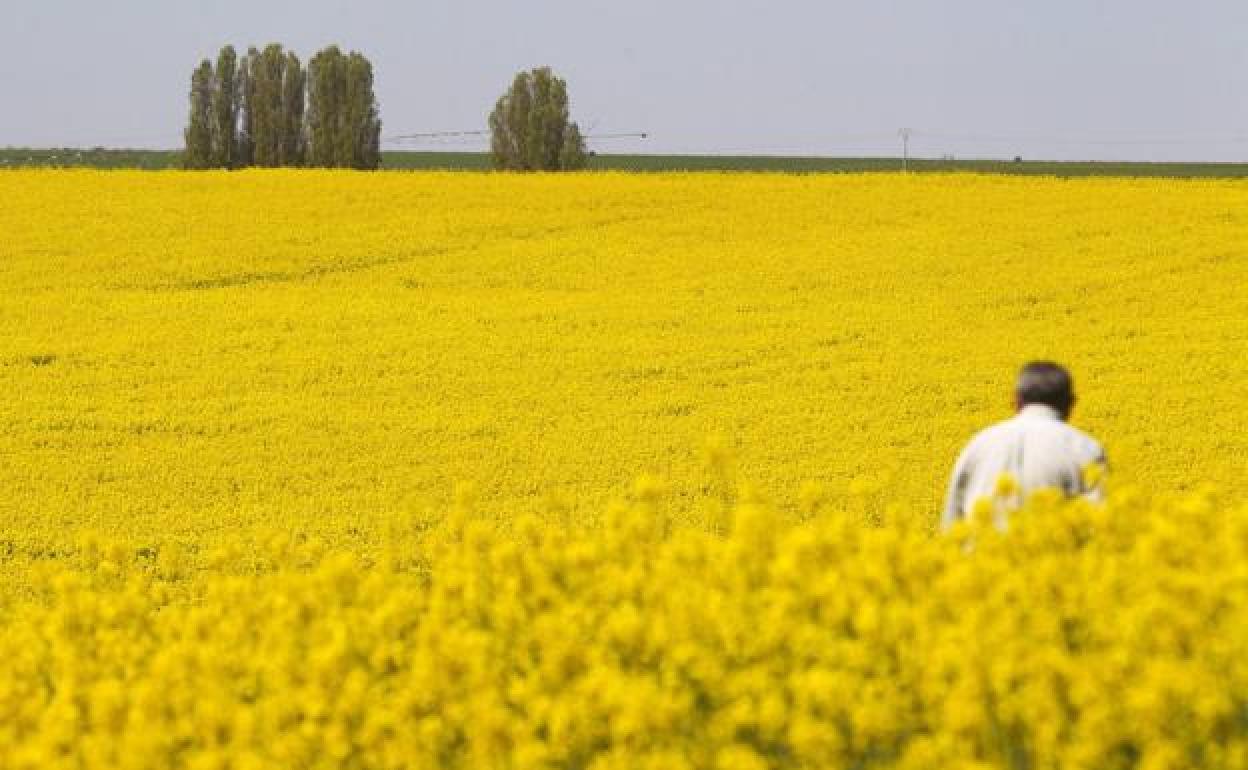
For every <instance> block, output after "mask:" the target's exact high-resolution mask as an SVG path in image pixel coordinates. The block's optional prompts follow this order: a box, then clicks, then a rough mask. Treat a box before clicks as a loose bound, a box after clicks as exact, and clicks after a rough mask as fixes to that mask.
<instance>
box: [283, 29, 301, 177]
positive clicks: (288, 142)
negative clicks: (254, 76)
mask: <svg viewBox="0 0 1248 770" xmlns="http://www.w3.org/2000/svg"><path fill="white" fill-rule="evenodd" d="M283 77H284V80H283V85H282V127H281V134H282V161H283V162H284V164H285V165H287V166H302V165H303V161H304V146H305V134H304V128H303V108H304V103H305V92H306V90H307V80H308V78H307V74H306V73H305V72H304V70H303V65H302V64H301V63H300V61H299V57H298V56H297V55H295V52H294V51H291V52H289V53H287V54H286V62H285V67H284V70H283Z"/></svg>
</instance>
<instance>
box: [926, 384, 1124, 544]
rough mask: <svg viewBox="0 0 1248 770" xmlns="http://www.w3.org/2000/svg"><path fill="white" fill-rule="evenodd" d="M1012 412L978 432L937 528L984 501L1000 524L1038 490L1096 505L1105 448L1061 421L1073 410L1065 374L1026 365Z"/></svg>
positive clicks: (960, 463)
mask: <svg viewBox="0 0 1248 770" xmlns="http://www.w3.org/2000/svg"><path fill="white" fill-rule="evenodd" d="M1014 404H1015V407H1016V408H1017V414H1016V415H1015V416H1014V417H1013V418H1012V419H1009V420H1006V421H1005V422H1002V423H998V424H997V425H993V426H992V427H990V428H987V429H986V430H984V431H982V432H980V433H979V434H978V435H977V436H975V438H973V439H972V440H971V443H970V444H968V445H967V447H966V449H964V450H962V454H961V455H960V456H959V457H958V461H957V464H956V465H955V466H954V468H953V480H952V481H951V482H950V484H949V495H948V497H947V498H946V500H945V511H944V515H943V516H942V517H941V528H942V529H948V528H950V527H952V526H953V525H954V524H955V523H957V522H959V521H961V520H963V519H965V518H967V517H968V516H970V514H971V511H972V510H973V509H974V507H975V503H976V501H978V500H981V499H984V498H988V499H989V500H990V501H991V502H992V504H993V506H994V508H993V510H994V514H995V516H996V523H997V526H999V527H1002V528H1004V526H1005V516H1006V515H1007V514H1008V513H1009V509H1011V508H1016V507H1018V506H1019V505H1021V503H1022V501H1023V500H1025V499H1026V497H1027V495H1029V494H1030V493H1032V492H1034V491H1036V490H1037V489H1056V490H1059V491H1061V492H1062V493H1064V494H1065V495H1066V496H1067V497H1075V496H1083V497H1086V498H1089V499H1091V500H1096V501H1099V500H1101V498H1102V496H1103V494H1104V493H1103V489H1102V486H1101V481H1100V480H1101V478H1103V476H1104V471H1105V470H1106V469H1107V465H1106V461H1105V450H1104V449H1102V448H1101V445H1100V444H1099V443H1097V441H1096V440H1095V439H1093V438H1092V437H1091V436H1089V435H1087V434H1085V433H1083V432H1081V431H1079V430H1076V429H1075V428H1072V427H1071V426H1069V425H1067V424H1066V420H1067V419H1068V418H1069V417H1070V412H1071V409H1073V408H1074V405H1075V393H1074V386H1073V384H1072V382H1071V378H1070V373H1069V372H1067V371H1066V370H1065V369H1063V368H1062V367H1060V366H1058V365H1057V364H1054V363H1050V362H1048V361H1037V362H1033V363H1030V364H1027V365H1026V366H1024V367H1023V370H1022V372H1021V373H1020V374H1019V377H1018V385H1017V387H1016V388H1015V391H1014Z"/></svg>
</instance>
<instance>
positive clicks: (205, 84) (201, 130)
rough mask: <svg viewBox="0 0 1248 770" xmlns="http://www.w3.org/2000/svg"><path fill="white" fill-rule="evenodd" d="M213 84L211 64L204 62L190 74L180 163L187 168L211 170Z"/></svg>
mask: <svg viewBox="0 0 1248 770" xmlns="http://www.w3.org/2000/svg"><path fill="white" fill-rule="evenodd" d="M213 80H214V78H213V72H212V62H210V61H208V60H207V59H204V60H203V61H202V62H201V63H200V65H199V66H198V67H196V68H195V71H194V72H193V73H191V93H190V97H191V111H190V116H189V118H188V120H187V125H186V132H185V133H184V134H183V136H184V138H185V140H186V151H185V154H184V155H183V156H182V163H183V165H185V166H186V168H211V167H212V165H213V160H214V158H213V147H212V136H213V113H212V96H213V90H214V84H213Z"/></svg>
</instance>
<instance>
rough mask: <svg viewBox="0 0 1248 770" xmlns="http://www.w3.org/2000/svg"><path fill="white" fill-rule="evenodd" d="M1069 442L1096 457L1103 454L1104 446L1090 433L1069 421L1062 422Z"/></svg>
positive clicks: (1082, 451) (1084, 452)
mask: <svg viewBox="0 0 1248 770" xmlns="http://www.w3.org/2000/svg"><path fill="white" fill-rule="evenodd" d="M1062 425H1063V427H1064V428H1065V431H1066V435H1067V436H1068V440H1069V441H1070V443H1071V444H1072V445H1073V446H1074V447H1075V448H1076V449H1078V450H1079V451H1080V452H1081V453H1083V454H1087V455H1089V456H1091V457H1092V458H1096V457H1099V456H1102V455H1104V454H1105V448H1104V447H1103V446H1101V442H1100V441H1097V440H1096V439H1095V438H1094V437H1093V436H1092V435H1091V434H1089V433H1085V432H1084V431H1081V430H1079V429H1078V428H1076V427H1075V426H1073V425H1071V424H1070V423H1062Z"/></svg>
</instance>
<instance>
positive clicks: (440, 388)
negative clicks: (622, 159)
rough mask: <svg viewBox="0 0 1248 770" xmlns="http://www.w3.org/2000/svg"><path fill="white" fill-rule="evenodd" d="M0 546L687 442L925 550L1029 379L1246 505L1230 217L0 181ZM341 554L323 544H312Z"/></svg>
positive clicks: (678, 463)
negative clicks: (0, 540) (988, 435)
mask: <svg viewBox="0 0 1248 770" xmlns="http://www.w3.org/2000/svg"><path fill="white" fill-rule="evenodd" d="M0 200H3V201H4V205H3V206H0V234H2V235H0V379H2V380H3V382H4V388H5V397H4V398H3V399H0V458H3V460H2V461H0V488H2V489H3V490H4V494H3V495H0V522H6V523H8V522H15V526H18V527H19V528H21V529H22V530H23V531H29V530H33V529H39V528H49V529H51V530H52V531H53V532H54V533H60V532H62V531H63V530H65V529H66V528H69V529H74V530H77V529H82V528H94V529H100V530H104V531H116V530H118V529H126V530H128V531H135V532H151V531H156V532H164V533H168V532H170V531H177V532H178V533H180V534H182V535H184V536H185V537H187V538H194V539H202V538H205V537H208V538H211V537H214V536H215V533H217V532H219V531H221V530H222V529H228V528H233V527H245V528H250V527H254V526H264V525H273V526H287V527H290V526H301V527H312V528H322V529H324V530H329V529H333V530H335V532H336V533H337V534H344V533H345V532H346V530H348V529H350V528H351V527H353V526H355V524H356V523H357V522H356V521H355V520H356V519H358V518H361V517H373V516H377V515H379V514H389V513H395V512H406V511H410V510H414V509H423V508H429V509H435V510H436V509H443V508H445V507H446V506H448V505H449V504H450V501H451V496H452V493H453V490H454V487H455V484H456V483H459V482H471V483H473V484H474V485H475V486H476V488H477V494H478V496H479V497H480V499H481V502H482V504H483V505H488V506H489V507H490V508H491V509H493V510H496V511H498V512H499V513H500V514H503V513H505V514H518V513H524V512H532V511H535V510H538V509H540V508H544V507H546V505H547V503H548V502H550V501H552V500H556V501H562V503H563V504H564V505H565V507H567V508H568V509H569V512H570V514H586V515H589V514H592V513H593V512H594V511H597V510H601V509H602V507H603V506H604V505H605V504H606V503H607V502H608V501H609V500H612V499H615V498H618V497H621V496H623V495H624V494H626V493H627V492H628V485H629V483H630V480H631V479H632V478H633V477H635V476H637V475H638V474H641V473H650V474H653V475H655V476H657V477H661V478H664V479H666V480H667V483H669V484H670V485H671V486H672V496H673V498H674V500H675V504H676V505H677V506H683V507H684V508H686V509H687V510H689V511H690V512H692V513H696V511H695V510H694V509H695V508H696V506H697V503H698V501H699V500H701V499H702V498H703V497H704V496H705V494H706V493H707V491H708V488H711V489H710V491H713V492H714V494H715V495H717V496H718V495H720V493H721V490H720V489H719V486H721V485H720V484H719V481H718V479H717V478H715V477H714V476H708V474H706V473H705V472H704V471H703V465H704V463H703V457H702V455H703V450H704V447H705V445H706V443H707V437H708V436H713V437H717V438H716V441H717V442H718V443H719V444H720V445H721V446H723V447H726V448H728V449H731V450H732V451H733V453H734V455H735V457H736V462H737V466H738V467H737V471H738V472H739V473H740V474H741V476H743V477H745V478H748V479H750V480H751V481H753V482H755V483H756V484H757V485H758V487H759V488H760V489H762V490H764V491H765V492H766V493H767V494H768V495H771V496H772V497H773V499H774V500H775V502H776V503H777V505H778V506H779V507H781V508H782V509H784V510H789V511H791V510H795V509H796V508H797V506H798V505H799V503H800V499H799V491H800V490H801V489H802V485H803V484H805V483H807V482H810V483H811V484H815V485H819V486H821V487H822V488H824V489H825V490H826V492H827V494H831V495H838V496H843V497H845V498H846V499H845V500H844V501H843V502H844V503H845V504H846V505H847V506H851V505H852V506H858V507H860V508H862V509H863V510H864V512H866V513H868V514H869V515H871V516H873V517H876V518H880V519H883V518H887V516H888V509H889V507H890V506H892V507H893V508H895V510H896V512H897V514H898V516H899V517H901V518H904V519H906V521H902V522H900V523H903V524H912V525H915V526H918V527H920V528H929V527H931V525H932V523H933V522H934V521H935V518H936V517H935V512H936V510H937V509H938V507H939V504H940V498H941V495H942V493H943V488H944V485H945V483H946V481H947V478H948V473H949V470H950V465H951V464H952V462H953V459H954V457H955V456H956V454H957V452H958V450H959V448H960V446H961V444H962V443H963V442H964V441H965V440H966V439H967V438H968V437H969V435H970V434H971V433H972V432H973V431H975V430H976V429H978V428H980V427H982V426H984V425H985V424H987V423H989V422H991V421H994V420H996V419H1000V418H1003V417H1005V416H1007V415H1008V413H1009V407H1010V404H1009V399H1010V387H1011V384H1012V379H1013V377H1014V374H1015V372H1016V371H1017V368H1018V367H1019V366H1020V365H1021V364H1022V363H1023V362H1024V361H1026V360H1028V359H1032V358H1054V359H1057V360H1059V361H1062V362H1064V363H1066V364H1068V365H1069V366H1070V367H1071V368H1072V370H1073V372H1074V374H1075V376H1076V384H1077V387H1078V388H1079V391H1080V403H1079V405H1078V407H1077V408H1076V412H1075V422H1076V424H1078V425H1079V427H1081V428H1085V429H1087V430H1089V431H1090V432H1092V433H1093V434H1095V435H1096V436H1097V437H1098V438H1100V439H1102V441H1103V443H1104V444H1105V445H1106V446H1107V447H1108V449H1109V455H1110V461H1111V465H1112V467H1113V469H1114V473H1115V476H1116V478H1118V479H1120V480H1125V481H1131V482H1140V483H1142V484H1156V485H1158V486H1159V488H1163V489H1184V488H1190V487H1191V485H1193V484H1195V483H1196V482H1198V481H1207V482H1210V483H1214V484H1216V485H1218V486H1219V488H1221V489H1223V490H1225V492H1226V493H1227V494H1228V495H1229V496H1232V497H1242V496H1244V495H1245V494H1248V472H1246V471H1248V460H1245V459H1244V458H1248V420H1246V419H1245V412H1244V410H1243V409H1238V408H1235V407H1234V406H1233V405H1237V404H1243V403H1248V291H1245V290H1244V288H1245V286H1248V214H1245V212H1248V184H1245V183H1244V182H1242V181H1217V180H1187V181H1184V180H1158V179H1148V180H1140V179H1134V180H1133V179H1080V180H1060V179H1045V178H1020V177H1002V176H979V175H969V174H951V175H912V176H902V175H892V174H879V175H810V176H795V175H778V174H658V175H627V174H608V173H604V174H584V175H567V176H558V175H556V176H542V175H523V176H522V175H502V174H494V175H490V174H466V173H465V174H455V173H440V174H439V173H415V174H409V173H394V174H371V175H366V174H354V173H346V172H317V171H247V172H241V173H224V172H223V173H204V174H184V173H173V172H170V173H137V172H136V173H130V172H109V173H101V172H90V171H75V172H50V171H43V172H39V171H34V172H12V173H5V174H0ZM326 534H329V532H328V531H327V532H326Z"/></svg>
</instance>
